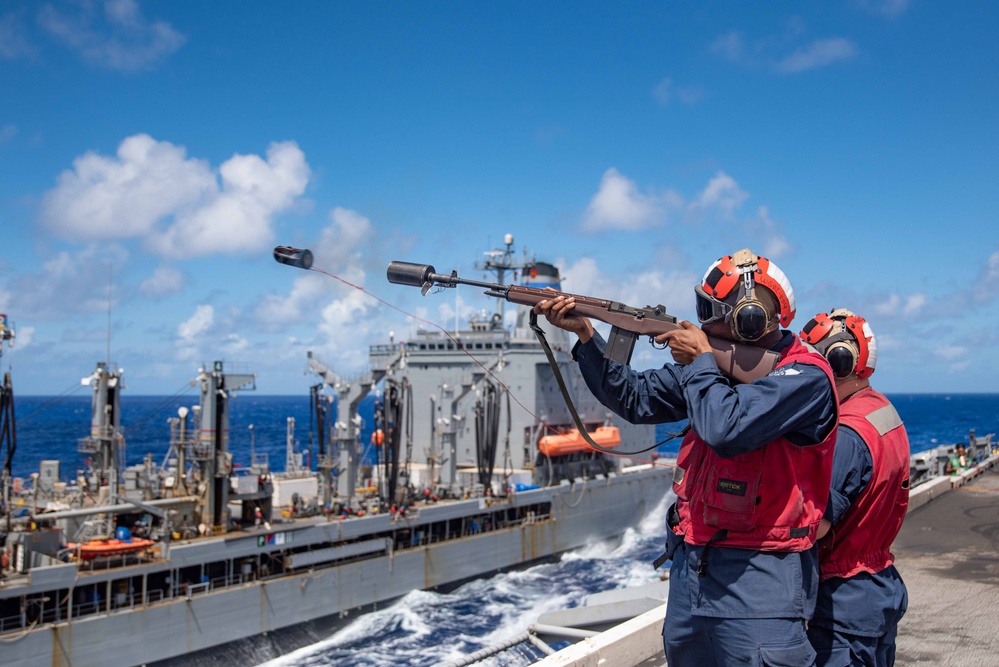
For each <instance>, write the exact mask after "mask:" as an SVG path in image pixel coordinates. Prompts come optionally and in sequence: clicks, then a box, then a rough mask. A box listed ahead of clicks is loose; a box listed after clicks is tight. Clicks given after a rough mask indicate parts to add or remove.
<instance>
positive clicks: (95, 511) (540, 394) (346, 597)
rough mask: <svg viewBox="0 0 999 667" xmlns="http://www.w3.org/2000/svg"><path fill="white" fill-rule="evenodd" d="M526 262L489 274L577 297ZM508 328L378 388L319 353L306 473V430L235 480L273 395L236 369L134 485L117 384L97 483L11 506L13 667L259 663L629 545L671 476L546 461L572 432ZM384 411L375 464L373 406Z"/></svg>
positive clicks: (500, 317)
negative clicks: (358, 619)
mask: <svg viewBox="0 0 999 667" xmlns="http://www.w3.org/2000/svg"><path fill="white" fill-rule="evenodd" d="M512 247H513V241H512V238H510V237H508V238H507V240H506V243H505V248H503V249H500V250H497V251H494V252H493V253H490V254H489V255H487V260H486V261H485V262H484V263H483V264H482V265H480V268H481V269H482V270H485V271H489V272H492V273H493V274H494V275H495V276H496V277H497V278H498V279H499V280H500V281H503V280H504V279H505V278H506V277H507V276H511V275H516V276H517V277H518V278H519V279H520V280H521V282H524V283H527V284H532V285H536V286H544V285H551V286H553V287H557V286H558V282H559V276H558V271H557V269H556V268H555V267H554V266H552V265H550V264H545V263H542V262H537V261H535V260H533V259H528V258H527V257H526V254H525V257H524V259H523V260H522V261H515V260H514V258H513V252H512ZM289 250H290V249H289ZM309 264H310V265H311V261H310V262H309ZM511 319H512V318H511ZM506 324H507V322H506V314H505V312H504V310H503V305H502V302H499V303H498V304H497V307H496V310H495V311H494V312H492V313H487V314H485V315H480V316H479V317H477V318H475V319H474V320H473V321H472V322H470V323H469V325H468V327H467V328H466V329H462V330H460V331H449V332H446V333H445V332H443V331H426V330H421V331H417V332H415V334H414V335H413V336H411V337H410V338H409V339H408V340H405V341H400V342H395V341H392V340H390V341H389V342H387V343H384V344H378V345H373V346H371V349H370V367H371V370H370V371H369V372H368V373H366V374H364V375H362V376H361V377H359V378H352V379H347V378H345V377H343V376H342V375H340V374H338V373H337V372H336V371H335V370H334V369H332V368H331V367H330V366H328V365H327V364H325V363H324V362H323V361H321V360H320V359H319V358H318V356H316V355H313V354H311V353H310V354H309V357H308V360H307V361H308V365H309V369H310V370H311V371H312V372H313V373H314V374H315V375H316V376H317V377H318V378H319V380H320V382H319V383H317V384H316V386H314V387H313V388H312V399H313V401H312V410H313V414H314V416H315V419H314V420H313V421H314V423H315V425H316V430H315V432H314V436H315V444H316V448H315V451H314V452H312V455H311V456H309V457H308V461H307V465H303V462H302V459H301V457H300V456H299V455H297V454H296V453H295V452H294V451H293V448H292V447H291V443H292V442H293V432H294V427H295V425H294V422H293V421H292V420H289V422H288V442H289V446H288V453H287V457H286V458H287V461H286V465H285V468H286V469H285V471H283V472H274V471H271V470H270V468H269V466H268V465H267V463H266V462H265V461H263V460H258V459H257V457H255V456H254V457H252V458H253V459H254V460H253V461H251V462H250V465H249V466H240V467H237V466H236V465H235V464H234V461H233V455H232V453H231V452H230V451H229V447H228V439H229V423H228V418H229V407H230V406H229V401H230V399H231V397H232V395H233V393H234V392H235V391H237V390H243V389H247V388H255V382H256V379H255V376H254V375H253V374H252V373H249V372H245V371H242V370H241V369H239V370H236V371H233V370H232V369H227V368H226V367H225V366H224V365H223V363H222V362H215V363H214V364H213V365H211V366H208V367H205V368H203V369H201V371H200V372H199V375H198V379H197V383H198V385H199V387H200V390H201V400H200V403H199V405H197V406H194V407H193V408H192V409H190V410H188V409H185V408H182V409H181V410H180V411H179V412H178V415H177V417H174V418H172V419H171V420H170V444H169V452H168V454H167V456H166V458H165V459H164V461H163V463H162V464H160V465H157V464H156V463H154V462H153V461H152V460H151V459H150V457H147V458H146V460H145V461H144V462H143V463H142V464H138V465H133V466H125V464H124V461H125V458H124V452H125V446H126V444H125V438H124V434H123V433H122V430H121V426H120V423H121V422H120V402H119V400H118V399H119V397H120V391H121V389H122V388H123V385H122V376H121V373H120V371H119V370H118V369H117V368H116V367H115V365H113V364H110V363H101V364H98V366H97V369H96V370H95V372H94V373H93V374H92V375H91V376H89V377H88V378H86V379H85V380H86V381H87V383H88V384H89V385H90V386H91V388H92V390H93V392H94V397H93V402H92V419H91V430H90V435H89V436H87V437H85V438H83V439H82V440H81V441H80V443H79V450H80V452H81V453H82V454H84V455H86V456H87V457H88V460H89V462H90V465H89V466H87V468H86V470H85V471H84V472H83V473H82V474H80V475H78V476H77V479H75V480H72V481H69V482H65V481H62V473H63V472H64V471H63V470H62V469H61V468H60V462H58V461H43V462H42V463H41V470H40V473H39V475H37V476H36V477H35V478H34V479H33V480H30V481H27V482H19V483H18V484H17V485H16V489H15V485H14V483H13V482H11V483H8V484H7V485H6V486H5V493H6V494H7V495H6V496H5V497H7V498H9V501H7V502H6V503H5V505H4V510H5V511H4V516H3V517H2V518H3V520H4V525H6V526H7V528H6V530H5V532H6V542H5V545H4V552H5V558H6V561H5V562H6V565H5V566H4V569H3V574H4V575H5V580H4V584H3V585H2V586H0V640H2V641H0V662H2V663H3V664H5V665H37V664H71V665H76V666H79V665H97V664H102V663H104V662H106V661H107V659H108V651H109V650H110V649H109V646H108V645H107V644H106V641H105V638H107V637H110V636H130V637H136V638H141V640H137V641H133V642H129V643H127V644H116V645H115V647H114V649H113V653H114V660H115V661H116V663H119V664H122V665H133V664H135V665H137V664H155V663H158V662H165V663H169V662H171V661H183V663H184V664H191V663H192V662H195V661H197V660H198V659H199V658H205V659H206V660H207V659H208V657H210V656H212V655H214V654H215V653H217V652H219V651H225V652H229V653H227V654H226V655H229V656H230V657H231V655H234V654H233V653H232V652H234V651H235V652H237V654H238V652H239V651H241V650H243V649H244V648H245V647H247V646H254V647H255V650H256V651H257V652H256V653H255V654H254V655H255V658H259V657H260V653H259V650H260V649H261V647H264V648H265V649H266V651H267V652H270V653H273V654H277V653H280V652H283V651H287V650H291V649H293V648H295V647H297V646H300V645H303V644H305V643H309V642H312V641H316V640H318V639H320V638H322V636H323V633H324V632H326V631H328V629H329V628H331V627H333V626H335V625H337V624H338V623H341V622H342V619H343V618H344V617H345V616H346V615H347V614H349V613H351V612H355V611H359V610H364V609H370V608H372V607H374V606H376V605H380V604H383V603H385V602H387V601H389V600H392V599H394V598H398V597H400V596H402V595H404V594H405V593H407V592H409V591H411V590H414V589H426V588H436V587H447V586H451V585H455V584H457V583H459V582H461V581H465V580H468V579H471V578H474V577H479V576H483V575H486V574H489V573H491V572H495V571H499V570H504V569H508V568H513V567H518V566H521V565H524V564H527V563H530V562H533V561H537V560H541V559H545V558H550V557H551V556H553V555H555V554H558V553H561V552H564V551H567V550H570V549H573V548H577V547H579V546H582V545H584V544H586V543H588V542H591V541H594V540H603V539H608V538H612V537H615V536H617V535H620V534H621V533H623V531H624V530H625V529H626V528H627V527H628V526H629V525H632V524H633V523H635V522H637V520H638V519H639V518H640V517H641V516H642V515H643V514H644V513H645V511H646V510H648V509H651V508H652V507H654V506H655V505H656V503H657V501H658V500H659V499H660V498H661V497H662V495H663V494H664V493H666V490H667V489H668V487H669V482H670V469H669V468H668V467H665V466H658V465H652V464H643V465H629V462H628V461H627V460H625V459H621V458H617V457H608V456H606V455H605V454H600V453H597V452H595V451H592V450H590V449H588V448H586V447H585V446H583V445H582V444H580V446H578V447H568V448H567V449H566V448H563V449H560V450H559V452H560V453H559V454H558V455H557V456H556V455H553V456H547V455H544V454H541V453H540V452H539V442H540V441H541V439H542V438H545V437H546V436H547V437H550V436H553V435H555V434H557V433H562V432H565V433H566V434H567V437H568V434H570V433H571V430H572V428H573V426H572V424H573V422H572V419H571V418H570V415H569V412H568V410H567V409H566V407H565V402H564V399H563V398H562V396H561V394H560V393H559V390H558V388H557V387H556V384H555V380H554V375H553V372H552V369H551V367H550V365H549V364H548V361H547V359H546V357H545V355H544V353H543V351H542V349H541V346H540V345H539V343H538V341H537V339H536V338H535V337H534V334H533V332H531V331H530V330H529V328H528V326H527V312H526V307H523V306H521V307H519V311H518V312H517V313H516V316H515V321H514V322H513V323H512V325H511V326H507V325H506ZM548 336H549V341H550V344H551V347H552V348H553V349H554V350H555V354H556V358H557V363H558V364H559V366H560V367H561V371H562V373H563V374H564V376H565V377H566V378H567V384H568V386H569V388H570V392H571V394H572V395H573V398H574V402H575V404H576V406H577V408H578V411H579V413H580V415H581V416H582V419H583V422H584V423H585V424H586V426H587V428H588V429H589V428H592V429H594V430H596V429H598V428H600V429H602V430H601V433H605V432H613V433H614V438H616V439H617V442H620V443H622V445H623V447H624V448H627V449H629V450H632V449H639V448H640V447H648V446H651V445H653V444H654V439H653V438H654V431H653V428H652V427H651V426H633V425H630V424H625V423H623V422H620V421H619V420H617V419H615V418H611V417H610V416H609V415H608V414H607V411H606V410H605V409H604V408H602V407H601V406H599V404H598V403H597V402H596V401H595V399H593V397H592V396H591V395H590V394H589V393H588V391H586V389H585V386H584V384H583V382H582V379H581V377H579V375H578V372H577V371H576V369H575V367H574V365H573V364H571V363H570V358H569V349H570V347H569V341H568V339H567V338H566V336H565V334H564V332H562V331H560V330H557V329H551V330H549V331H548ZM372 393H374V394H375V395H376V396H377V400H376V406H375V409H374V413H373V419H374V424H373V426H374V427H375V428H374V429H373V435H372V443H370V444H369V443H366V442H365V443H362V442H361V432H362V428H361V427H362V425H363V421H364V419H363V417H362V416H361V411H360V406H361V404H362V401H364V400H365V399H366V398H367V397H369V396H370V395H372ZM567 442H568V440H567ZM563 444H564V443H563ZM366 449H367V450H373V451H374V452H375V455H374V456H373V457H370V456H369V457H365V456H364V451H365V450H366ZM206 656H208V657H206ZM237 662H238V661H237ZM206 664H207V663H206Z"/></svg>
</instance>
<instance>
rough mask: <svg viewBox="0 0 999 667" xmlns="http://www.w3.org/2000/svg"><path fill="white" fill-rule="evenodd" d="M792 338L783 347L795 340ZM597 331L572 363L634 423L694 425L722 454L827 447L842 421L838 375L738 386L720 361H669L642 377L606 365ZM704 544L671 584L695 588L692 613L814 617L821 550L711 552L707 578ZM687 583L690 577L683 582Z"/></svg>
mask: <svg viewBox="0 0 999 667" xmlns="http://www.w3.org/2000/svg"><path fill="white" fill-rule="evenodd" d="M793 336H794V334H792V333H790V332H784V337H783V338H782V340H781V341H780V343H779V344H778V345H776V346H775V347H774V349H775V350H778V351H779V350H782V349H783V348H785V347H786V346H787V345H789V344H790V343H791V342H792V341H793ZM605 346H606V343H605V342H604V339H603V338H602V337H601V336H600V335H599V334H596V335H594V337H593V338H592V339H591V340H589V341H587V342H586V343H585V344H579V343H577V344H576V346H575V347H574V348H573V356H574V357H575V359H576V360H577V361H578V362H579V368H580V371H581V373H582V375H583V379H584V380H585V382H586V385H587V386H588V387H589V388H590V391H592V392H593V394H594V395H595V396H596V397H597V399H598V400H599V401H600V402H601V403H603V405H605V406H607V407H608V408H609V409H611V410H613V411H614V412H615V413H616V414H618V415H620V416H621V417H623V418H624V419H627V420H628V421H630V422H633V423H640V424H656V423H662V422H674V421H679V420H682V419H689V420H690V426H691V428H692V429H694V431H695V432H696V433H697V434H698V435H699V436H700V437H701V438H702V439H703V440H704V441H705V443H707V445H708V446H709V447H711V448H712V450H714V451H715V452H716V453H717V454H718V455H719V456H722V457H732V456H737V455H739V454H742V453H745V452H750V451H753V450H755V449H759V448H760V447H762V446H763V445H765V444H767V443H768V442H770V441H771V440H774V439H775V438H777V437H780V436H784V437H785V438H787V439H788V440H789V441H791V442H792V443H794V444H796V445H799V446H803V447H804V446H808V445H814V444H817V443H819V442H822V440H824V438H825V436H826V435H827V434H828V433H829V431H830V429H832V428H834V427H835V423H836V401H835V398H834V395H833V392H832V386H831V385H830V382H829V378H828V377H827V376H826V375H825V373H824V372H823V371H822V369H821V368H818V367H816V366H814V365H812V364H795V363H792V364H788V365H787V366H784V367H781V368H779V369H777V370H776V371H775V372H774V373H772V374H770V375H768V376H767V377H764V378H761V379H759V380H756V381H755V382H752V383H750V384H733V383H732V382H730V381H729V380H728V379H727V378H726V377H725V376H724V375H723V374H722V373H721V371H719V370H718V366H717V364H716V363H715V360H714V357H713V356H712V355H711V354H707V353H705V354H702V355H701V356H699V357H697V358H696V359H695V360H694V361H693V362H692V363H691V364H690V365H688V366H681V365H678V364H673V363H667V364H665V365H664V366H663V367H662V368H657V369H651V370H647V371H643V372H636V371H634V370H632V369H631V367H630V366H627V365H624V364H620V363H617V362H614V361H609V360H607V359H605V358H604V356H603V351H604V348H605ZM703 551H704V547H697V546H693V545H690V544H685V545H684V546H683V547H682V548H681V549H680V550H678V551H677V553H676V554H675V555H674V560H675V561H677V560H680V559H683V562H674V564H673V568H672V570H671V581H670V586H671V587H674V586H681V587H685V588H688V589H689V593H690V595H691V602H692V612H693V613H694V614H695V615H699V616H716V617H725V618H774V617H784V618H787V617H794V618H808V617H810V616H811V615H812V612H813V611H814V605H815V598H816V593H817V589H818V581H819V571H818V552H817V549H814V548H813V549H809V550H808V551H804V552H800V553H774V552H759V551H749V550H744V549H732V548H722V547H715V546H712V547H710V553H709V554H708V556H707V558H706V562H707V573H706V575H705V576H698V575H697V574H696V573H695V570H696V564H697V563H698V562H699V560H700V559H701V557H702V554H703ZM678 578H679V579H682V580H678Z"/></svg>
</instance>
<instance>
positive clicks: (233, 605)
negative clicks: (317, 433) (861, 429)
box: [0, 467, 671, 667]
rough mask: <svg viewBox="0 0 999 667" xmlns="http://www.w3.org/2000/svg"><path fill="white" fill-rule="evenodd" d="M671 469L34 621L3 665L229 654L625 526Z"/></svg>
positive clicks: (238, 543) (375, 524)
mask: <svg viewBox="0 0 999 667" xmlns="http://www.w3.org/2000/svg"><path fill="white" fill-rule="evenodd" d="M670 477H671V469H670V468H666V467H657V468H646V469H644V470H635V471H625V472H622V473H621V474H616V475H614V474H612V475H609V476H608V477H606V478H598V479H591V480H587V481H585V482H584V481H581V480H577V482H576V483H575V484H572V485H570V484H568V483H563V484H562V485H560V486H559V487H553V488H543V489H536V490H531V491H525V492H521V493H518V494H516V496H515V497H514V498H513V500H512V504H513V505H520V506H525V507H526V506H537V505H538V504H544V503H548V502H550V503H551V513H550V515H549V516H548V517H544V518H542V519H539V520H529V521H524V522H521V523H520V524H519V525H516V526H508V527H503V528H496V529H493V530H489V531H484V532H480V533H477V534H473V535H469V536H463V537H457V538H452V539H450V540H447V541H442V542H437V543H431V544H427V545H423V546H417V547H414V548H409V549H403V550H399V551H395V550H392V549H390V550H389V551H388V553H383V554H378V555H374V556H369V557H365V556H360V557H359V558H358V559H357V560H354V561H352V562H345V563H342V564H337V565H334V566H329V567H323V566H322V564H321V563H319V564H317V566H316V567H315V568H314V569H307V570H305V571H301V572H298V573H295V574H284V575H282V576H280V577H276V578H270V579H267V578H262V579H258V580H254V581H250V582H247V583H242V584H238V585H229V586H226V587H224V588H220V589H216V590H213V589H212V588H211V587H208V586H206V587H204V588H203V589H200V590H190V592H189V593H188V594H186V595H180V596H177V597H174V598H173V599H169V600H163V601H160V602H155V603H150V604H146V605H138V606H135V607H132V608H127V609H116V610H112V611H110V612H109V613H105V614H92V615H89V616H86V617H81V618H79V619H76V620H72V621H68V622H56V623H49V624H46V625H36V626H35V627H33V628H31V629H30V630H28V631H26V632H25V633H23V635H22V636H19V637H16V638H14V637H10V636H7V637H4V639H5V640H6V643H4V644H2V645H0V656H2V658H3V659H2V662H3V664H4V665H12V666H16V667H22V666H23V667H28V666H29V665H30V666H32V667H34V666H37V665H67V666H73V667H87V666H90V665H106V664H107V663H108V662H113V663H114V664H115V665H116V666H117V665H120V666H122V667H125V666H126V665H142V664H150V663H155V662H158V661H162V660H169V659H171V658H177V657H179V656H184V655H188V654H192V653H196V652H201V651H205V650H209V649H212V650H213V652H215V651H220V653H219V654H220V655H224V647H225V645H226V644H230V643H232V642H238V641H240V640H246V639H247V638H251V637H254V636H259V635H264V634H266V633H275V632H279V631H283V630H287V629H289V628H294V627H296V626H301V625H303V624H309V623H314V622H316V621H318V620H320V619H326V620H327V621H334V622H335V621H336V620H338V619H340V618H342V617H345V616H346V615H348V614H350V613H352V612H356V611H359V610H365V609H371V608H372V607H377V606H378V605H380V604H383V603H387V602H389V601H391V600H394V599H396V598H399V597H401V596H403V595H405V594H406V593H408V592H410V591H412V590H415V589H433V588H437V587H444V586H447V585H449V584H455V583H457V582H461V581H464V580H467V579H472V578H476V577H480V576H483V575H487V574H490V573H493V572H497V571H502V570H506V569H512V568H516V567H518V566H522V565H524V564H526V563H530V562H533V561H538V560H541V559H544V558H548V557H551V556H553V555H556V554H559V553H562V552H565V551H568V550H571V549H575V548H578V547H580V546H583V545H585V544H588V543H591V542H594V541H599V540H605V539H609V538H613V537H616V536H619V535H621V534H622V533H623V531H624V530H625V529H626V528H627V527H629V526H633V525H636V524H637V522H638V520H639V519H640V518H641V517H642V516H643V515H644V514H645V513H646V512H647V511H648V510H650V509H651V508H653V507H655V505H656V503H657V502H658V500H659V499H661V498H662V496H663V494H665V493H666V492H667V490H668V489H669V486H670ZM466 502H469V503H475V502H481V499H480V500H479V501H474V500H473V501H466ZM458 505H461V503H459V504H458ZM433 509H439V510H440V512H441V513H449V514H455V513H457V512H462V511H464V512H466V513H467V508H464V510H463V509H462V508H461V507H460V506H442V507H440V508H433ZM424 515H425V516H424ZM455 516H457V514H455ZM437 518H439V517H434V516H433V511H432V510H427V511H424V512H421V520H425V521H432V520H435V519H437ZM388 519H389V517H387V516H385V517H370V521H369V520H367V519H353V520H350V521H346V522H339V521H334V522H320V523H306V525H303V526H302V527H300V528H297V529H295V530H296V535H298V537H296V538H295V541H296V543H299V544H301V543H303V542H305V541H308V540H310V539H315V540H326V539H329V535H328V534H326V535H321V534H320V533H323V531H326V532H327V533H329V532H330V531H336V532H337V533H338V534H340V535H343V533H344V532H345V531H346V532H348V533H350V535H343V536H344V537H350V538H352V539H354V541H355V543H356V541H357V538H363V537H364V534H365V532H367V530H368V528H369V527H370V528H373V529H374V530H375V531H377V530H380V529H382V524H383V523H385V522H387V521H388ZM366 524H367V525H366ZM373 532H374V531H373ZM251 544H252V545H256V544H257V543H256V541H254V539H253V537H252V536H243V537H241V538H237V539H233V538H228V539H221V538H220V539H219V540H218V541H217V542H216V541H214V540H213V541H209V542H207V543H198V544H192V545H190V546H189V547H188V548H186V549H185V547H184V546H179V547H175V548H173V549H172V550H171V560H172V561H174V566H177V564H178V562H179V563H181V564H182V563H183V562H184V561H188V562H195V561H197V560H200V559H203V558H205V554H204V553H200V552H202V551H203V550H206V549H207V550H212V551H217V550H220V549H221V550H228V551H230V552H233V553H235V552H239V551H240V550H246V549H252V548H254V546H250V545H251ZM185 552H187V553H185ZM193 588H194V587H192V589H193ZM291 634H292V635H294V634H295V633H291ZM297 637H298V640H297V641H299V642H302V643H303V644H304V643H307V642H308V641H310V639H311V637H310V635H309V634H308V633H298V634H297ZM292 641H294V640H292ZM291 648H295V647H294V646H289V645H288V644H286V643H282V645H281V648H280V650H282V651H286V650H289V649H291ZM262 657H263V658H266V657H267V656H262Z"/></svg>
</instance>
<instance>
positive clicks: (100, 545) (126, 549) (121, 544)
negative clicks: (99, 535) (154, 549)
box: [66, 537, 156, 560]
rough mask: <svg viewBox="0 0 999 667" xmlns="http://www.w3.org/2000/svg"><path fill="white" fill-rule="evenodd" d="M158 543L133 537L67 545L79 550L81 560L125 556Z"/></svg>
mask: <svg viewBox="0 0 999 667" xmlns="http://www.w3.org/2000/svg"><path fill="white" fill-rule="evenodd" d="M154 544H156V542H153V541H152V540H144V539H140V538H138V537H133V538H131V539H128V540H118V539H114V538H107V539H100V540H90V541H89V542H81V543H79V544H74V543H70V544H67V545H66V546H67V547H68V548H70V549H73V550H78V551H79V553H80V559H81V560H93V559H95V558H103V557H106V556H123V555H125V554H133V553H138V552H140V551H145V550H146V549H148V548H149V547H151V546H153V545H154Z"/></svg>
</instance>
